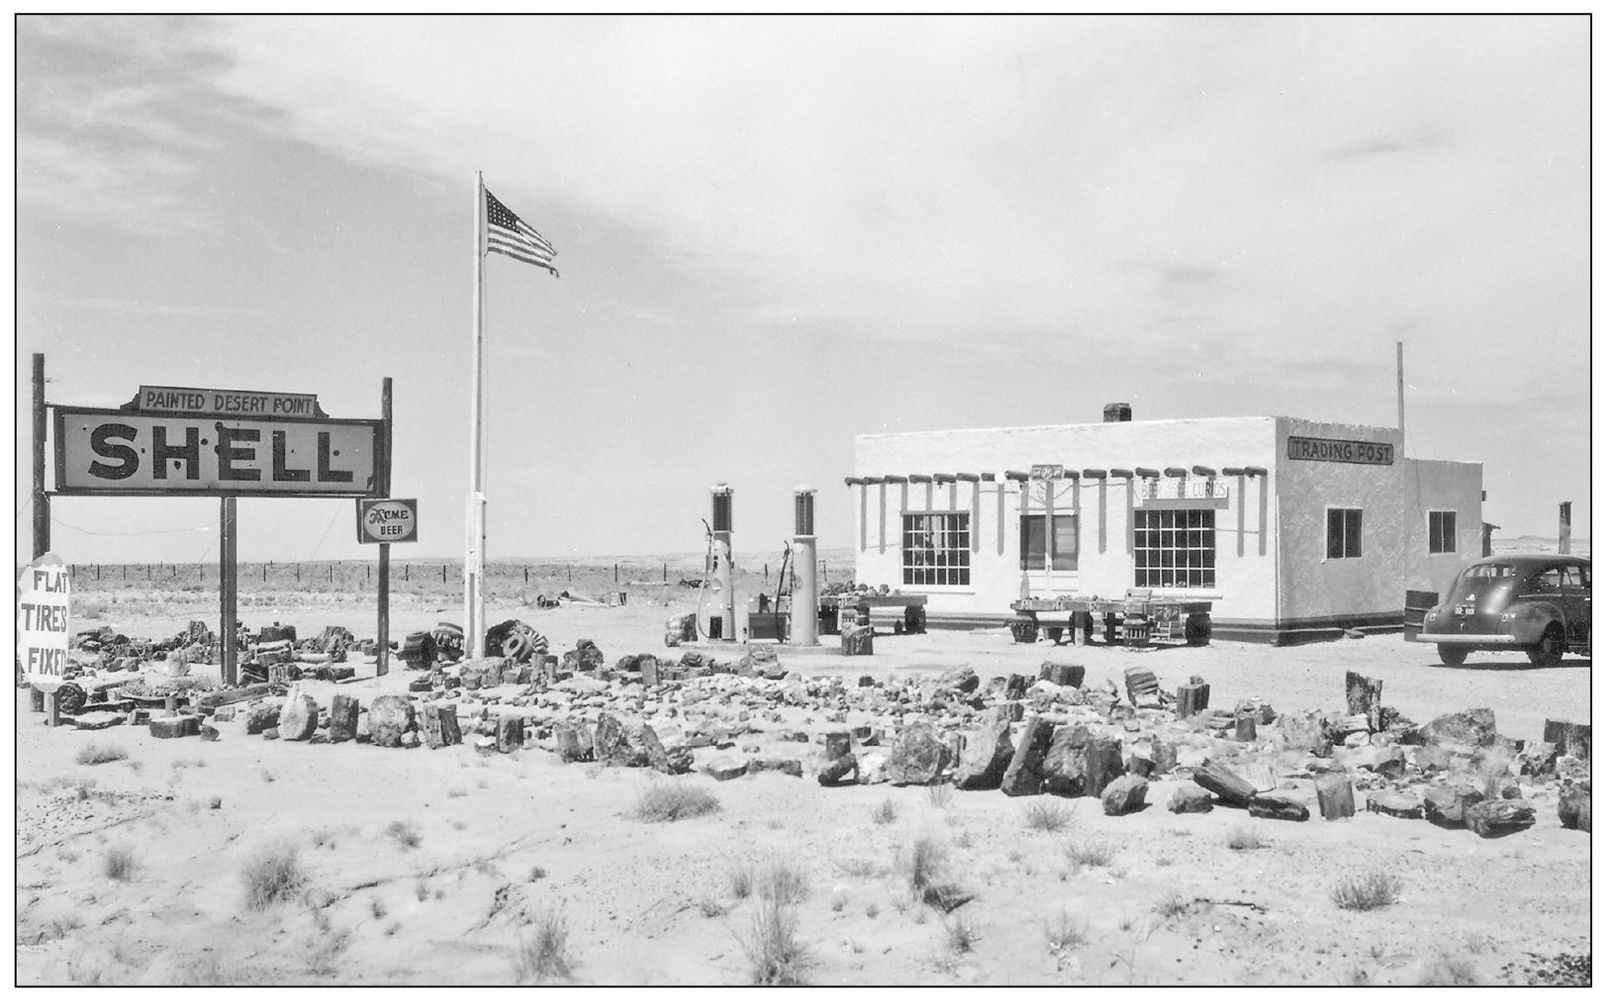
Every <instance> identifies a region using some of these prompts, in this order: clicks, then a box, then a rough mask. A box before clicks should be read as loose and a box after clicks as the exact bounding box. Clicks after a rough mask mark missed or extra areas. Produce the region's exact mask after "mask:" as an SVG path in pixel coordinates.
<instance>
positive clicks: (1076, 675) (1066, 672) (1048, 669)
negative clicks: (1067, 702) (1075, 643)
mask: <svg viewBox="0 0 1613 1001" xmlns="http://www.w3.org/2000/svg"><path fill="white" fill-rule="evenodd" d="M1040 675H1041V679H1042V680H1044V681H1051V682H1052V683H1053V684H1055V685H1060V686H1065V685H1067V686H1069V687H1071V688H1080V687H1081V682H1083V681H1085V680H1086V676H1087V669H1086V668H1085V667H1084V666H1082V665H1081V664H1057V663H1054V662H1053V661H1051V660H1048V661H1043V662H1042V669H1041V672H1040Z"/></svg>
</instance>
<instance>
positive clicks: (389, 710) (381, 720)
mask: <svg viewBox="0 0 1613 1001" xmlns="http://www.w3.org/2000/svg"><path fill="white" fill-rule="evenodd" d="M368 716H369V726H370V743H372V744H374V745H375V746H376V747H402V746H403V735H404V734H405V733H407V732H408V731H409V730H411V729H412V728H413V727H414V705H413V704H412V703H411V702H410V701H409V698H408V696H406V695H377V696H376V697H375V700H374V701H373V702H371V703H370V711H369V713H368Z"/></svg>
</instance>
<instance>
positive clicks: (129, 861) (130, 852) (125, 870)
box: [106, 845, 139, 883]
mask: <svg viewBox="0 0 1613 1001" xmlns="http://www.w3.org/2000/svg"><path fill="white" fill-rule="evenodd" d="M137 868H139V863H137V862H136V861H135V857H134V849H133V848H130V847H129V846H128V845H114V846H113V847H112V850H111V851H108V852H107V853H106V875H107V878H108V879H115V880H117V881H118V882H120V883H123V882H127V881H128V880H129V879H131V878H133V876H134V871H135V869H137Z"/></svg>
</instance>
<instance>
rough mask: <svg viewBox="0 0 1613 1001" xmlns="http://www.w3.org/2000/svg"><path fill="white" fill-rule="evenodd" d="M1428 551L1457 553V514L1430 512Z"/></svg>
mask: <svg viewBox="0 0 1613 1001" xmlns="http://www.w3.org/2000/svg"><path fill="white" fill-rule="evenodd" d="M1428 551H1429V552H1430V553H1454V552H1456V512H1455V511H1430V512H1428Z"/></svg>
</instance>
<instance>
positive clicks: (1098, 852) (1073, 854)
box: [1064, 838, 1115, 869]
mask: <svg viewBox="0 0 1613 1001" xmlns="http://www.w3.org/2000/svg"><path fill="white" fill-rule="evenodd" d="M1114 858H1115V847H1114V845H1111V844H1110V843H1109V842H1107V841H1104V840H1102V839H1101V838H1087V839H1086V840H1085V841H1066V842H1065V843H1064V859H1065V861H1067V862H1069V863H1070V867H1071V868H1072V869H1086V868H1097V867H1101V866H1106V865H1108V864H1109V863H1110V862H1113V861H1114Z"/></svg>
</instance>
